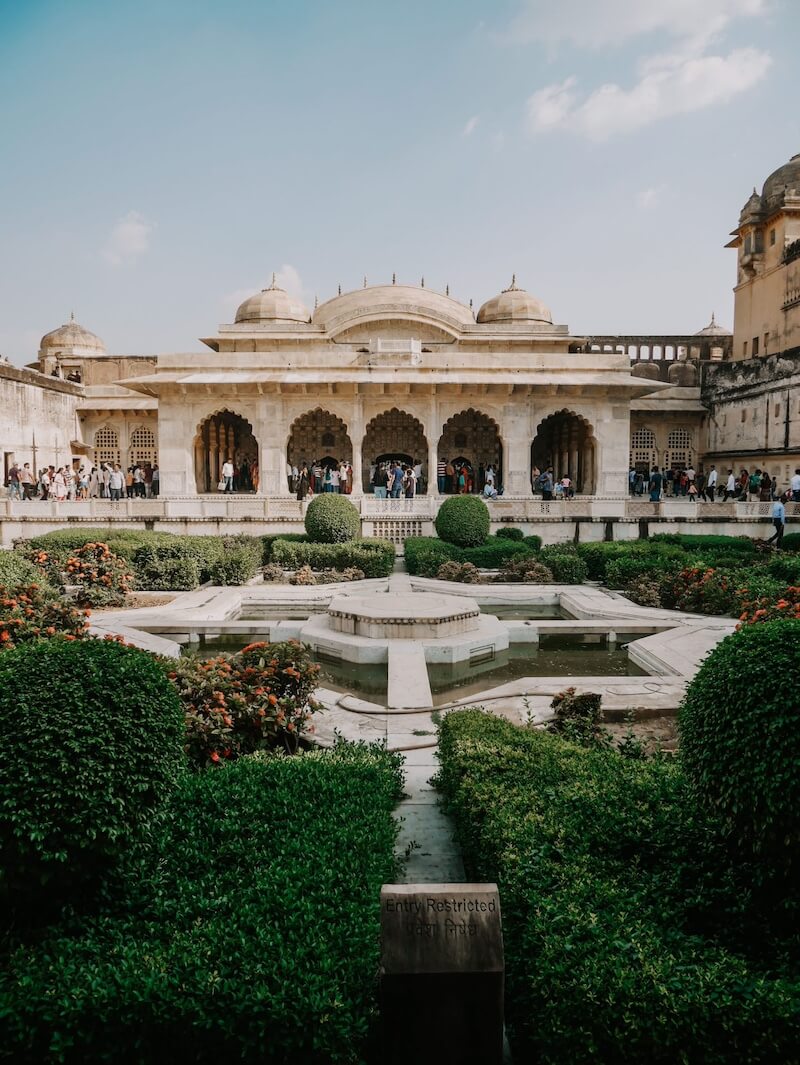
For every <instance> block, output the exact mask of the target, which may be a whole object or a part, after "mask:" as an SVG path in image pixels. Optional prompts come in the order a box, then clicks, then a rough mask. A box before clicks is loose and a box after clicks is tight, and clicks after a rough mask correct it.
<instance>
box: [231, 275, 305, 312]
mask: <svg viewBox="0 0 800 1065" xmlns="http://www.w3.org/2000/svg"><path fill="white" fill-rule="evenodd" d="M235 320H236V321H237V322H308V321H310V320H311V315H310V314H309V313H308V310H307V309H306V307H304V306H303V304H302V303H301V302H300V300H298V299H295V298H294V296H290V295H289V293H288V292H286V291H285V289H282V288H278V286H277V285H276V284H275V275H274V274H273V275H272V284H271V285H270V287H269V288H265V289H262V290H261V292H256V294H255V295H254V296H250V297H248V299H246V300H245V301H244V303H242V304H241V305H240V307H239V309H238V311H237V312H236V319H235Z"/></svg>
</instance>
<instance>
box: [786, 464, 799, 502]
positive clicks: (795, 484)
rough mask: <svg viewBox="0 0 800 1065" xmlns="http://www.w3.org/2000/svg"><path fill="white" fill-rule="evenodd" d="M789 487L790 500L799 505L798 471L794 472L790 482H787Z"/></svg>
mask: <svg viewBox="0 0 800 1065" xmlns="http://www.w3.org/2000/svg"><path fill="white" fill-rule="evenodd" d="M789 487H790V488H791V490H792V499H793V500H794V502H795V503H800V470H795V471H794V475H793V476H792V479H791V481H789Z"/></svg>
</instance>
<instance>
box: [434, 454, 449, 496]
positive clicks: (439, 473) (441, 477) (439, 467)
mask: <svg viewBox="0 0 800 1065" xmlns="http://www.w3.org/2000/svg"><path fill="white" fill-rule="evenodd" d="M446 477H447V459H439V461H438V462H437V463H436V487H437V488H438V489H439V495H440V496H443V495H444V490H445V485H446V483H447V482H446V480H445V478H446Z"/></svg>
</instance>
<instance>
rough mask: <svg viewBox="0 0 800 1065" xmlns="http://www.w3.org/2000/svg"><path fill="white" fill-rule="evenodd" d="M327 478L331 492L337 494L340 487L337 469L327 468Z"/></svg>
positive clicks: (335, 467)
mask: <svg viewBox="0 0 800 1065" xmlns="http://www.w3.org/2000/svg"><path fill="white" fill-rule="evenodd" d="M328 477H329V479H330V486H331V487H330V490H331V492H337V493H338V491H339V488H340V487H341V483H342V482H341V478H340V476H339V467H338V466H330V467H329V468H328Z"/></svg>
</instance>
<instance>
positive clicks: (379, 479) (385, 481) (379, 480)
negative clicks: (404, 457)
mask: <svg viewBox="0 0 800 1065" xmlns="http://www.w3.org/2000/svg"><path fill="white" fill-rule="evenodd" d="M388 487H389V471H388V470H387V469H386V463H385V462H378V463H376V464H375V472H374V473H373V475H372V492H373V494H374V496H375V498H376V499H386V496H387V492H388Z"/></svg>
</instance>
